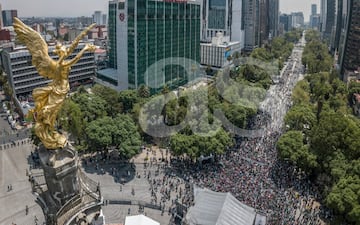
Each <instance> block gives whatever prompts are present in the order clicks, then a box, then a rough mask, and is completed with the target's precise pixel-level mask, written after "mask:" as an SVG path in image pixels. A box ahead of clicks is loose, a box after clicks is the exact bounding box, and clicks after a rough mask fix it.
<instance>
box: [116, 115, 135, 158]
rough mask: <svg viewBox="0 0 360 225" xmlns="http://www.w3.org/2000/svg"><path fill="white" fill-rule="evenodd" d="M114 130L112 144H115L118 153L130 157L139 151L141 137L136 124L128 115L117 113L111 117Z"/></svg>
mask: <svg viewBox="0 0 360 225" xmlns="http://www.w3.org/2000/svg"><path fill="white" fill-rule="evenodd" d="M113 125H114V126H115V130H114V132H113V133H112V135H113V137H112V138H113V141H112V144H113V145H114V146H117V148H118V150H119V152H120V155H121V156H123V157H124V158H126V159H130V158H131V157H133V156H134V155H136V154H137V153H138V152H139V149H140V146H141V137H140V133H139V131H138V128H137V126H136V125H135V123H134V121H133V120H132V119H131V117H130V116H129V115H123V114H118V115H117V116H116V117H115V118H114V119H113Z"/></svg>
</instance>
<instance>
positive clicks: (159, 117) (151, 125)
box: [139, 57, 279, 138]
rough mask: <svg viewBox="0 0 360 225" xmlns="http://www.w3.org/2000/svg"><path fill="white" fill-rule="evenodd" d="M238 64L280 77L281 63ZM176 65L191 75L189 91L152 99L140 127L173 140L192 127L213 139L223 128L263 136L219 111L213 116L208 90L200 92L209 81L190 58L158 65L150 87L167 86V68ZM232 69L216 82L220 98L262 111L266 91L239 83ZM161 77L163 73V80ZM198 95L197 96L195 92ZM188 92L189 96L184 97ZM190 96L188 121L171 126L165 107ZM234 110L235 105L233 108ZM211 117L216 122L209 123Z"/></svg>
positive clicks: (150, 71) (250, 61)
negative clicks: (201, 82) (203, 81)
mask: <svg viewBox="0 0 360 225" xmlns="http://www.w3.org/2000/svg"><path fill="white" fill-rule="evenodd" d="M234 61H236V64H237V65H246V64H248V65H255V66H257V67H259V68H261V69H263V70H264V72H266V73H268V74H269V75H270V77H271V78H274V77H275V76H278V75H279V63H278V61H277V60H276V61H272V62H264V61H261V60H258V59H254V58H252V57H241V58H237V59H234ZM169 65H173V66H179V67H182V68H183V69H184V71H185V74H186V75H187V79H188V84H187V85H186V89H187V90H186V91H185V92H182V91H180V89H178V91H177V92H169V93H167V94H163V95H160V96H156V97H154V98H152V99H151V100H150V101H149V102H147V103H146V104H145V105H144V106H143V107H142V108H141V110H140V113H139V124H140V126H141V128H142V129H143V131H144V132H146V133H147V134H148V135H151V136H152V137H160V138H161V137H169V136H171V135H174V134H176V133H177V132H179V131H180V130H182V129H184V128H185V127H186V126H189V127H190V129H191V130H192V132H193V133H194V134H196V135H199V136H212V135H215V134H216V133H217V131H218V130H219V129H220V128H221V127H222V126H223V127H225V129H226V130H228V131H230V132H232V133H234V134H236V135H239V136H242V137H260V136H262V135H263V133H264V130H263V129H256V130H247V129H242V128H239V127H238V126H237V125H236V124H233V123H231V122H230V121H229V120H228V119H227V118H226V116H225V114H224V112H222V110H220V109H216V110H214V111H213V113H211V112H210V110H209V107H208V106H209V104H208V101H209V98H208V90H207V87H208V86H205V87H202V88H201V89H197V90H196V94H194V93H195V92H194V91H195V89H196V88H195V87H196V84H198V82H196V81H198V80H199V78H205V77H206V76H205V74H204V73H203V72H202V70H201V69H200V65H199V64H198V63H197V62H196V61H193V60H191V59H187V58H174V57H172V58H167V59H163V60H160V61H158V62H156V63H154V64H153V65H152V66H150V67H149V68H148V70H147V71H146V73H145V82H146V84H147V85H148V86H149V87H150V88H160V87H161V86H162V85H163V84H164V83H165V72H164V71H165V67H166V66H169ZM231 69H232V68H230V66H228V67H226V68H224V69H222V70H221V71H219V72H218V74H217V78H216V79H215V84H214V85H215V87H216V89H217V92H218V93H219V95H220V96H221V97H222V98H223V99H224V100H226V101H227V102H229V104H231V105H233V106H235V105H241V106H244V107H248V108H252V109H258V108H259V107H260V104H261V102H262V101H263V100H264V99H265V97H266V90H265V89H264V88H260V87H253V86H249V85H244V84H241V83H239V82H236V81H235V80H234V79H232V78H231V77H230V70H231ZM159 74H162V76H160V77H161V79H159V76H158V75H159ZM191 92H194V93H191ZM183 93H185V94H183ZM181 96H186V97H187V99H186V101H187V106H188V107H187V111H186V116H185V118H184V119H183V120H182V121H181V122H180V123H179V124H178V125H173V126H169V125H167V124H166V118H164V116H163V110H164V107H165V105H166V104H167V103H168V102H170V101H171V100H174V99H178V98H179V97H181ZM230 107H231V106H230ZM209 117H211V118H212V122H211V123H210V122H209Z"/></svg>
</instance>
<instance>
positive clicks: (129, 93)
mask: <svg viewBox="0 0 360 225" xmlns="http://www.w3.org/2000/svg"><path fill="white" fill-rule="evenodd" d="M119 100H120V102H121V103H122V106H123V110H124V112H131V110H132V109H133V106H134V104H135V103H137V102H139V97H138V94H137V91H136V90H125V91H122V92H120V93H119Z"/></svg>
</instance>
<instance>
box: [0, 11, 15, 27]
mask: <svg viewBox="0 0 360 225" xmlns="http://www.w3.org/2000/svg"><path fill="white" fill-rule="evenodd" d="M14 17H17V10H14V9H12V10H3V11H2V20H3V25H4V26H5V27H7V26H12V25H13V18H14Z"/></svg>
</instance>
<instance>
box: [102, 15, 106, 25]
mask: <svg viewBox="0 0 360 225" xmlns="http://www.w3.org/2000/svg"><path fill="white" fill-rule="evenodd" d="M101 22H102V23H101V25H106V24H107V15H106V14H102V21H101Z"/></svg>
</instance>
